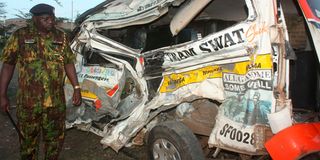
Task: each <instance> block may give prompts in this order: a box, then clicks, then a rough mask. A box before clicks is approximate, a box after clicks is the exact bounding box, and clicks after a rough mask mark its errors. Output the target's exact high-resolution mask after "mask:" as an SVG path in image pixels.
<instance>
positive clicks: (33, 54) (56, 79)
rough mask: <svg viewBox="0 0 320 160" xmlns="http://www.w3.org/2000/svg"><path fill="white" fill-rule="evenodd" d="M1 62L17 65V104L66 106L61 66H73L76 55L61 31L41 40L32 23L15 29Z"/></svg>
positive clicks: (55, 30)
mask: <svg viewBox="0 0 320 160" xmlns="http://www.w3.org/2000/svg"><path fill="white" fill-rule="evenodd" d="M0 60H2V61H3V62H4V63H7V64H12V65H15V64H17V66H18V73H19V78H18V83H19V89H18V93H17V104H18V105H23V106H26V107H33V106H43V107H45V108H46V107H55V106H61V105H62V106H63V105H65V98H64V91H63V82H64V76H65V73H64V64H70V63H74V61H75V55H74V54H73V53H72V51H71V49H70V46H69V42H68V40H67V35H66V34H65V33H64V32H63V31H61V30H58V29H54V30H53V31H51V32H50V33H49V34H48V35H47V36H45V37H44V36H40V34H39V32H38V31H37V30H36V28H35V26H34V25H33V24H30V25H28V26H27V27H24V28H21V29H18V30H17V31H16V32H14V33H13V35H12V36H11V37H10V38H9V39H8V41H7V44H6V46H5V47H4V49H3V53H2V56H1V57H0Z"/></svg>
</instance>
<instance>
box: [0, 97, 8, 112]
mask: <svg viewBox="0 0 320 160" xmlns="http://www.w3.org/2000/svg"><path fill="white" fill-rule="evenodd" d="M0 107H1V110H2V111H3V112H6V111H9V100H8V97H7V96H1V98H0Z"/></svg>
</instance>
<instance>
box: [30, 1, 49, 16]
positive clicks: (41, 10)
mask: <svg viewBox="0 0 320 160" xmlns="http://www.w3.org/2000/svg"><path fill="white" fill-rule="evenodd" d="M30 13H32V15H34V16H41V15H44V14H48V15H54V7H52V6H50V5H48V4H44V3H40V4H37V5H35V6H33V7H32V8H31V9H30Z"/></svg>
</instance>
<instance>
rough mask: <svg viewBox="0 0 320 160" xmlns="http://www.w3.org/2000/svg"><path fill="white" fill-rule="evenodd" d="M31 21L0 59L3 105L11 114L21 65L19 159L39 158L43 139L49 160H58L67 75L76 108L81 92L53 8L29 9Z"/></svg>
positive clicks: (73, 59) (66, 42)
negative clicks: (10, 90) (13, 85)
mask: <svg viewBox="0 0 320 160" xmlns="http://www.w3.org/2000/svg"><path fill="white" fill-rule="evenodd" d="M30 13H31V14H32V22H31V23H30V24H28V25H27V26H26V27H23V28H20V29H18V30H17V31H15V32H14V33H13V34H12V35H11V37H10V38H9V39H8V41H7V44H6V46H5V48H4V49H3V53H2V55H1V57H0V59H1V60H2V62H3V66H2V68H1V73H0V96H1V97H0V107H1V108H3V110H5V111H6V110H8V107H9V101H8V97H7V88H8V84H9V82H10V80H11V78H12V75H13V72H14V69H15V66H16V64H17V66H18V68H17V69H18V72H19V78H18V82H19V89H18V92H17V119H18V128H19V129H20V132H21V135H22V136H20V138H19V139H20V150H21V159H24V160H31V159H37V154H38V148H39V147H38V146H39V140H40V135H41V133H42V139H43V141H44V142H43V143H44V152H45V153H44V156H45V159H50V160H55V159H58V156H59V152H60V150H61V147H62V144H63V140H64V131H65V115H66V114H65V110H66V103H65V97H64V91H63V83H64V75H65V74H66V75H67V77H68V79H69V80H70V82H71V84H72V85H73V86H74V93H73V104H74V105H76V106H78V105H80V104H81V93H80V87H79V83H78V80H77V77H76V72H75V67H74V61H75V55H74V54H73V53H72V52H71V49H70V47H69V42H68V39H67V35H66V34H65V33H64V32H63V31H61V30H59V29H57V28H56V27H55V15H54V7H52V6H50V5H47V4H38V5H36V6H34V7H32V8H31V9H30Z"/></svg>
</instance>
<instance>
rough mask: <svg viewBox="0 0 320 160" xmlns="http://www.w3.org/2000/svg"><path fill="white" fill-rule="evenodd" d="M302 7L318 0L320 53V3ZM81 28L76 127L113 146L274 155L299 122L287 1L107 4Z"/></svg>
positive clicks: (153, 153)
mask: <svg viewBox="0 0 320 160" xmlns="http://www.w3.org/2000/svg"><path fill="white" fill-rule="evenodd" d="M301 2H303V3H305V4H304V5H303V7H306V8H308V9H309V10H310V6H311V5H310V4H311V3H310V2H312V5H313V9H311V10H310V11H311V12H310V13H309V12H308V13H309V15H306V14H304V15H305V16H306V19H307V23H308V26H309V28H311V29H310V31H313V32H314V34H312V35H315V34H318V36H312V38H313V40H314V44H315V45H314V46H316V51H318V53H319V45H316V43H317V44H319V37H320V36H319V24H320V23H319V22H320V21H319V3H316V1H315V0H299V4H300V5H301ZM283 3H284V2H283ZM285 3H290V5H293V1H292V2H291V1H286V2H285ZM286 5H288V4H286ZM296 5H298V4H296ZM283 6H285V5H283ZM298 6H299V5H298ZM308 16H312V17H313V19H310V18H309V17H308ZM77 23H78V27H77V28H76V29H75V33H76V35H75V37H74V39H73V41H72V44H71V48H72V50H73V52H74V53H75V54H76V55H77V63H76V64H75V65H76V70H77V75H78V79H79V82H80V85H81V90H82V91H81V94H82V98H83V104H82V106H80V107H73V106H72V105H71V104H72V103H71V96H72V95H71V93H72V85H71V84H70V82H68V81H67V80H66V85H65V93H66V97H67V103H68V104H69V105H68V107H67V127H68V128H71V127H76V128H78V129H81V130H84V131H90V132H93V133H95V134H97V135H99V136H101V137H102V139H101V144H103V146H104V147H111V148H112V149H113V150H115V151H119V150H120V149H121V148H123V147H126V146H131V145H143V144H144V145H147V149H148V156H149V159H194V160H200V159H205V157H207V155H208V154H211V156H213V157H217V156H219V152H220V151H221V150H227V151H232V152H235V153H239V154H240V155H242V156H244V155H248V156H257V155H258V156H259V155H267V154H268V152H267V150H266V148H265V146H264V144H265V142H266V141H267V140H269V139H270V138H271V137H272V136H273V135H274V134H276V133H277V132H279V131H280V130H281V129H283V128H286V127H289V126H291V125H292V124H293V123H294V122H295V121H294V120H293V119H292V101H291V99H290V96H289V82H290V74H289V69H290V64H289V60H290V59H294V58H295V52H294V49H293V47H292V45H291V43H290V41H289V34H288V31H287V25H286V18H285V15H284V12H283V9H282V3H280V1H277V0H238V1H233V0H141V1H131V0H106V1H104V2H102V3H101V4H99V5H98V6H96V7H95V8H92V9H90V10H88V11H86V12H85V13H83V14H82V15H81V16H80V17H79V18H78V19H77ZM309 43H311V41H310V42H309ZM318 56H319V55H318ZM317 63H318V61H317ZM279 117H281V118H282V119H281V120H279Z"/></svg>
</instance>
